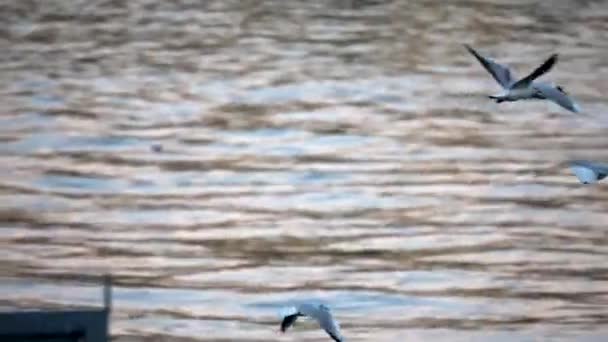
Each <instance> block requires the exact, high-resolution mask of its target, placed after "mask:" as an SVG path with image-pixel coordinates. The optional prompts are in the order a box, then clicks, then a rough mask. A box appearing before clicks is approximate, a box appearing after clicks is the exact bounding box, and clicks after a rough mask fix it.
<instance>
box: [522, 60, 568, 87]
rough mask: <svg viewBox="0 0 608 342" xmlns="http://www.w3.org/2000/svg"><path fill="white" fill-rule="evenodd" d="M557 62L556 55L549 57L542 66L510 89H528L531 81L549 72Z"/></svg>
mask: <svg viewBox="0 0 608 342" xmlns="http://www.w3.org/2000/svg"><path fill="white" fill-rule="evenodd" d="M556 62H557V54H553V55H551V57H549V58H548V59H547V60H546V61H545V62H544V63H543V64H541V65H540V66H539V67H538V68H536V69H534V71H532V72H531V73H530V75H528V76H526V77H524V78H522V79H521V80H519V81H517V82H515V83H514V84H513V86H511V88H526V87H528V86H529V85H530V84H531V83H532V81H534V80H535V79H537V78H539V77H540V76H542V75H544V74H545V73H547V72H549V70H551V68H553V65H555V63H556Z"/></svg>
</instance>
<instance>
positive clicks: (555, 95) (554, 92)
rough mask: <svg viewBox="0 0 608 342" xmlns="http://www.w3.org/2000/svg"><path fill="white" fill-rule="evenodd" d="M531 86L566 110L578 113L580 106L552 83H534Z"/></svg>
mask: <svg viewBox="0 0 608 342" xmlns="http://www.w3.org/2000/svg"><path fill="white" fill-rule="evenodd" d="M533 87H534V88H535V89H536V90H537V91H539V92H540V93H541V94H542V95H543V96H544V97H545V98H547V100H551V101H553V102H555V103H557V104H558V105H560V106H562V107H564V108H566V109H567V110H569V111H571V112H574V113H580V111H581V110H580V107H579V106H578V105H577V104H576V102H574V101H573V100H572V99H571V98H570V97H569V96H568V95H566V93H564V92H563V91H561V90H559V89H558V88H556V87H555V86H554V85H552V84H547V83H540V82H538V83H534V84H533Z"/></svg>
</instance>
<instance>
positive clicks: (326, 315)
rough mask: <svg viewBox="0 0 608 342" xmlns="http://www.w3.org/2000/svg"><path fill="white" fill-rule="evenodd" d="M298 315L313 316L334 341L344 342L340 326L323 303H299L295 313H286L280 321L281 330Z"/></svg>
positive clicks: (283, 330) (289, 324) (287, 326)
mask: <svg viewBox="0 0 608 342" xmlns="http://www.w3.org/2000/svg"><path fill="white" fill-rule="evenodd" d="M299 316H308V317H311V318H314V319H315V320H316V321H317V322H318V323H319V326H320V327H321V328H322V329H323V330H325V332H326V333H327V334H328V335H329V336H330V337H331V338H332V339H333V340H334V341H336V342H344V341H345V339H344V338H343V337H342V335H341V334H340V326H339V324H338V322H336V321H335V320H334V318H333V316H332V314H331V311H330V310H329V308H328V307H327V306H325V305H323V304H319V305H316V304H301V305H298V307H297V308H296V313H294V314H291V315H287V316H285V317H284V318H283V321H282V322H281V331H282V332H285V331H286V330H287V329H288V328H289V327H290V326H292V325H293V324H294V323H295V321H296V320H297V319H298V317H299Z"/></svg>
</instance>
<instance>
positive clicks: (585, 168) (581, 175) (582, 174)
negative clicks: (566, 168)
mask: <svg viewBox="0 0 608 342" xmlns="http://www.w3.org/2000/svg"><path fill="white" fill-rule="evenodd" d="M569 165H570V169H571V170H572V172H574V175H576V178H578V180H579V181H580V182H581V183H583V184H593V183H597V182H599V181H600V180H602V179H604V178H606V176H608V164H602V163H596V162H591V161H587V160H573V161H571V162H569Z"/></svg>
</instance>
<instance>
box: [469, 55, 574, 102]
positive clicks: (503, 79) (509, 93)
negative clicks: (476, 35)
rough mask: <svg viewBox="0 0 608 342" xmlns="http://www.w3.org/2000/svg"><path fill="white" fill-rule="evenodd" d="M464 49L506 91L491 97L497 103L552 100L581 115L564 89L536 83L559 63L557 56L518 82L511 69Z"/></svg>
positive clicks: (553, 56) (544, 83)
mask: <svg viewBox="0 0 608 342" xmlns="http://www.w3.org/2000/svg"><path fill="white" fill-rule="evenodd" d="M464 47H465V48H466V49H467V50H468V51H469V52H470V53H471V54H472V55H473V56H474V57H475V58H476V59H477V60H478V61H479V63H481V65H482V66H483V67H484V68H485V69H486V70H487V71H488V72H489V73H490V74H491V75H492V77H494V79H495V80H496V82H498V84H500V86H501V87H502V88H503V90H504V91H505V92H504V93H503V94H500V95H491V96H489V98H491V99H493V100H495V101H496V103H501V102H504V101H517V100H528V99H539V100H550V101H553V102H555V103H557V104H558V105H560V106H562V107H563V108H566V109H567V110H569V111H571V112H574V113H580V107H579V106H578V105H577V104H576V102H574V100H572V99H571V98H570V97H569V96H568V94H567V93H566V91H565V90H564V88H562V87H561V86H559V85H554V84H553V83H547V82H540V81H538V82H537V81H535V80H536V79H537V78H539V77H540V76H542V75H544V74H545V73H547V72H549V70H551V68H553V65H555V63H556V62H557V54H553V55H551V56H550V57H549V58H548V59H547V60H546V61H545V62H544V63H543V64H541V65H540V66H539V67H538V68H536V69H534V71H532V72H531V73H530V74H529V75H528V76H526V77H524V78H522V79H520V80H516V79H515V78H514V76H513V74H512V73H511V70H510V69H509V67H507V66H505V65H502V64H499V63H496V62H494V61H493V60H492V59H490V58H487V57H484V56H482V55H480V54H479V53H478V52H477V51H475V49H473V48H472V47H471V46H469V45H468V44H464Z"/></svg>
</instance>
